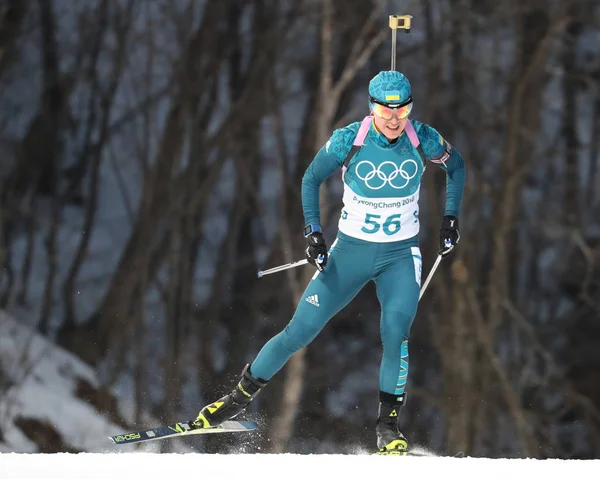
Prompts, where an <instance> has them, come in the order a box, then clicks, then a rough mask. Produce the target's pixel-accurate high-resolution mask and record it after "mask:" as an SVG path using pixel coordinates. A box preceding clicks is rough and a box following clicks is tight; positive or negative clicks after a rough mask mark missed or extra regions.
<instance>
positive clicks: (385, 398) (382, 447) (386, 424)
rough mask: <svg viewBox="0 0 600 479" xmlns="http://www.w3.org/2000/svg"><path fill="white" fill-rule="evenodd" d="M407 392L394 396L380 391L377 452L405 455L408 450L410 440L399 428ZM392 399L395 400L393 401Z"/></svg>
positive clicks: (389, 454)
mask: <svg viewBox="0 0 600 479" xmlns="http://www.w3.org/2000/svg"><path fill="white" fill-rule="evenodd" d="M405 397H406V394H402V395H401V396H394V395H392V394H387V393H383V392H381V393H380V399H381V402H380V403H379V417H378V418H377V426H376V428H375V432H376V434H377V447H378V448H379V451H378V452H376V453H375V454H379V455H386V456H404V455H406V453H407V450H408V441H407V440H406V438H405V437H404V436H403V435H402V433H401V432H400V431H399V429H398V417H399V415H400V408H401V407H402V406H403V405H404V399H405ZM390 400H392V401H394V402H391V401H390Z"/></svg>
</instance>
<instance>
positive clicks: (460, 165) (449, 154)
mask: <svg viewBox="0 0 600 479" xmlns="http://www.w3.org/2000/svg"><path fill="white" fill-rule="evenodd" d="M419 126H420V128H417V132H418V135H419V140H420V141H421V144H422V145H423V151H424V152H425V155H426V156H427V158H428V159H429V160H430V161H431V162H432V163H434V164H436V165H437V166H438V167H439V168H441V169H442V170H444V171H445V172H446V207H445V208H444V215H446V216H449V215H452V216H456V217H458V216H459V215H460V204H461V201H462V196H463V191H464V189H465V180H466V173H467V172H466V167H465V162H464V161H463V158H462V156H461V155H460V153H459V152H458V151H457V150H455V149H454V148H453V147H452V145H451V144H450V143H448V142H447V141H446V140H445V139H444V138H443V137H442V135H440V134H439V133H438V132H437V130H435V129H434V128H432V127H430V126H429V125H425V124H420V125H419Z"/></svg>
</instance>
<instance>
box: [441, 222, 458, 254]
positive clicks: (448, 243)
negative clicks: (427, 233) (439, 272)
mask: <svg viewBox="0 0 600 479" xmlns="http://www.w3.org/2000/svg"><path fill="white" fill-rule="evenodd" d="M459 241H460V233H459V232H458V218H457V217H456V216H444V218H443V219H442V227H441V228H440V252H439V254H441V255H442V256H447V255H449V254H450V253H451V252H452V251H453V250H454V247H455V246H456V245H458V242H459Z"/></svg>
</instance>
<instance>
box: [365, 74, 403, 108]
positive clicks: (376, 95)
mask: <svg viewBox="0 0 600 479" xmlns="http://www.w3.org/2000/svg"><path fill="white" fill-rule="evenodd" d="M369 96H370V97H372V98H373V99H375V100H377V101H380V102H382V103H404V102H406V101H408V100H409V99H410V97H411V89H410V83H409V81H408V80H407V78H406V77H405V76H404V75H403V74H402V73H400V72H397V71H383V72H379V73H378V74H377V75H375V76H374V77H373V79H372V80H371V81H370V82H369Z"/></svg>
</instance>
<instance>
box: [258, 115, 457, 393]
mask: <svg viewBox="0 0 600 479" xmlns="http://www.w3.org/2000/svg"><path fill="white" fill-rule="evenodd" d="M411 123H412V126H413V128H414V130H415V131H416V133H417V136H418V138H419V140H420V142H421V145H422V148H423V152H424V153H425V157H426V158H427V161H429V162H432V163H434V164H436V165H437V166H439V167H440V168H441V169H442V170H443V171H445V172H446V177H447V184H446V207H445V211H444V214H445V215H453V216H456V217H458V216H459V209H460V203H461V198H462V194H463V189H464V184H465V165H464V162H463V159H462V157H461V155H460V154H459V153H458V152H457V151H456V150H455V149H454V148H452V146H451V145H450V144H449V143H448V142H447V141H446V140H445V139H444V138H442V136H441V135H440V134H439V133H438V132H437V131H436V130H435V129H434V128H432V127H430V126H428V125H426V124H423V123H420V122H417V121H414V120H411ZM360 126H361V122H356V123H352V124H350V125H348V126H347V127H345V128H341V129H338V130H336V131H334V133H333V135H332V136H331V138H330V139H329V141H328V142H327V143H326V144H325V145H324V146H323V147H322V148H321V150H320V151H319V152H318V153H317V155H316V156H315V158H314V160H313V161H312V163H311V164H310V165H309V167H308V168H307V170H306V173H305V175H304V178H303V180H302V205H303V211H304V216H305V224H306V225H320V214H319V187H320V185H321V183H323V182H324V181H325V180H326V179H327V178H328V177H329V176H330V175H331V174H332V173H333V172H334V171H335V170H337V169H338V168H341V167H342V166H343V165H344V161H345V160H346V157H347V155H348V153H349V151H350V149H351V147H352V144H353V142H354V140H355V137H356V135H357V132H358V130H359V127H360ZM424 169H425V168H424V164H423V161H422V159H421V157H420V155H419V153H418V151H417V149H416V148H415V147H414V146H413V145H412V143H411V141H410V140H409V138H408V135H407V133H406V132H404V133H403V134H402V135H401V136H400V137H399V138H398V139H397V140H396V141H394V142H393V143H390V142H389V141H388V139H387V138H386V137H385V136H384V135H383V134H381V133H379V132H378V131H377V129H376V128H375V125H374V124H371V126H370V127H369V131H368V133H367V135H366V138H365V140H364V143H363V146H362V148H360V150H359V151H358V153H357V154H356V155H354V157H353V158H352V160H351V161H350V163H349V164H348V167H347V170H345V173H344V176H343V181H344V196H343V203H344V206H343V209H342V211H341V214H340V219H339V223H338V235H337V238H336V240H335V242H334V243H333V244H332V246H331V248H330V250H329V258H328V263H327V265H326V267H325V269H324V271H322V272H318V271H317V272H316V273H315V275H314V276H313V278H312V280H311V281H310V283H309V284H308V286H307V288H306V290H305V292H304V295H303V296H302V299H301V301H300V303H299V304H298V307H297V309H296V312H295V314H294V316H293V317H292V319H291V321H290V322H289V324H288V325H287V326H286V327H285V329H284V330H283V331H282V332H280V333H279V334H277V335H276V336H275V337H273V338H272V339H271V340H270V341H268V342H267V343H266V344H265V345H264V347H263V348H262V350H261V351H260V352H259V354H258V356H257V357H256V358H255V360H254V362H253V363H252V364H251V372H252V376H254V377H256V378H261V379H263V380H269V379H271V377H272V376H273V375H274V374H275V373H276V372H277V371H279V370H280V369H281V368H282V367H283V366H284V365H285V363H286V362H287V361H288V359H289V358H290V357H291V356H292V355H293V354H294V353H295V352H296V351H298V350H300V349H301V348H303V347H305V346H307V345H308V344H309V343H310V342H311V341H312V340H313V339H314V338H315V337H316V336H317V335H318V334H319V332H320V331H321V330H322V329H323V327H324V326H325V324H327V322H328V321H329V319H331V318H332V317H333V316H334V315H335V314H336V313H337V312H338V311H340V310H341V309H342V308H344V307H345V306H346V305H347V304H348V303H349V302H350V301H351V300H352V298H354V297H355V296H356V294H357V293H358V292H359V291H360V290H361V288H362V287H363V286H364V285H365V284H366V283H367V282H369V281H374V282H375V285H376V291H377V297H378V299H379V302H380V304H381V319H380V330H381V340H382V343H383V356H382V361H381V368H380V374H379V387H380V391H382V392H384V393H388V394H393V395H395V396H398V395H402V394H403V393H404V391H405V386H406V381H407V377H408V337H409V333H410V328H411V325H412V322H413V319H414V317H415V314H416V310H417V303H418V300H419V290H420V284H421V265H422V259H421V253H420V250H419V205H418V200H419V189H420V184H421V177H422V175H423V172H424Z"/></svg>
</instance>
